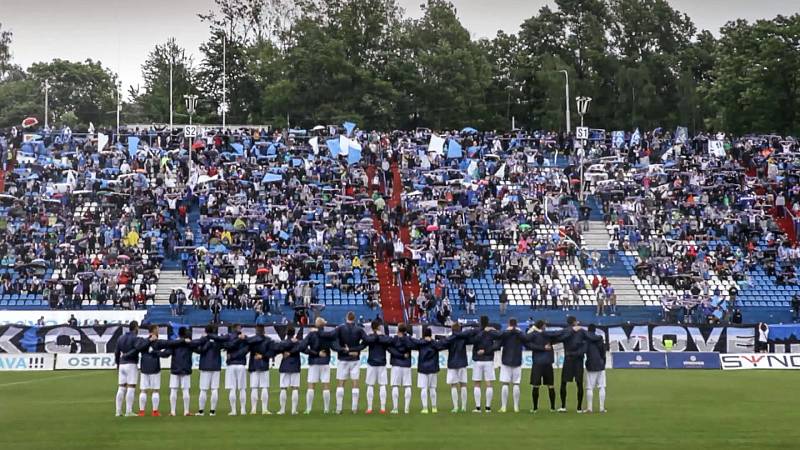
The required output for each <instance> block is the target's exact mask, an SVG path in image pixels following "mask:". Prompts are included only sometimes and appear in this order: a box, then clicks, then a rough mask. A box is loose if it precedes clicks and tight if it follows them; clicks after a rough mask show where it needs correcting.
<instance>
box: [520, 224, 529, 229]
mask: <svg viewBox="0 0 800 450" xmlns="http://www.w3.org/2000/svg"><path fill="white" fill-rule="evenodd" d="M519 229H520V230H530V229H531V226H530V224H527V223H521V224H519Z"/></svg>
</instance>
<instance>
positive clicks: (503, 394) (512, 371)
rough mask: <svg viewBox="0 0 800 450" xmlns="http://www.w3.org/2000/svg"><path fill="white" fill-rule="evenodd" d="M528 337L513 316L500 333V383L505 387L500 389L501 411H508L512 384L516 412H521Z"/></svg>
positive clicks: (498, 342)
mask: <svg viewBox="0 0 800 450" xmlns="http://www.w3.org/2000/svg"><path fill="white" fill-rule="evenodd" d="M527 341H528V338H527V336H526V335H525V333H523V332H522V331H521V330H520V329H519V328H517V319H514V318H511V319H509V321H508V328H506V330H505V331H503V333H502V334H501V335H500V339H499V340H498V341H497V344H496V348H495V349H499V348H500V347H502V349H503V350H502V353H501V355H500V356H501V363H500V383H502V384H503V387H502V389H501V391H500V412H501V413H504V412H506V406H507V405H508V387H509V384H510V385H511V386H512V398H513V401H514V412H515V413H517V412H519V395H520V393H519V383H520V380H521V378H522V351H523V346H524V345H525V344H526V343H527Z"/></svg>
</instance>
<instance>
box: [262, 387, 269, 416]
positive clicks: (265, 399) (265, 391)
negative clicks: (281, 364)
mask: <svg viewBox="0 0 800 450" xmlns="http://www.w3.org/2000/svg"><path fill="white" fill-rule="evenodd" d="M267 411H269V388H261V412H267Z"/></svg>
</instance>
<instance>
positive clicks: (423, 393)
mask: <svg viewBox="0 0 800 450" xmlns="http://www.w3.org/2000/svg"><path fill="white" fill-rule="evenodd" d="M427 391H428V389H427V388H422V389H420V390H419V398H420V399H421V400H422V409H423V410H425V409H428V392H427Z"/></svg>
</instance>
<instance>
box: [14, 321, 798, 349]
mask: <svg viewBox="0 0 800 450" xmlns="http://www.w3.org/2000/svg"><path fill="white" fill-rule="evenodd" d="M179 326H181V325H180V324H170V325H165V326H162V327H161V328H160V332H159V334H160V335H161V336H162V337H164V338H167V337H169V338H174V337H175V336H176V334H177V329H178V327H179ZM387 328H388V329H387V332H388V333H394V332H395V327H391V326H390V327H387ZM431 328H432V331H433V334H434V335H437V336H446V335H448V334H449V333H450V330H449V328H447V327H439V326H434V327H431ZM191 329H192V335H193V337H195V338H199V337H201V336H203V335H204V334H205V332H204V328H203V327H192V328H191ZM285 329H286V327H285V326H282V325H277V326H267V327H266V333H267V335H269V336H270V337H271V338H273V339H282V338H283V336H284V333H285ZM126 330H127V326H126V325H101V326H84V327H71V326H66V325H61V326H45V327H31V326H18V325H6V326H0V353H90V354H91V353H113V352H114V349H115V348H116V342H117V339H119V337H120V336H121V335H122V334H123V333H124V332H125V331H126ZM598 330H599V331H602V332H603V333H604V335H605V338H606V342H608V347H609V351H611V352H612V353H614V352H665V353H666V352H671V353H678V352H701V353H703V352H718V353H752V352H753V351H754V340H755V336H756V329H755V326H718V327H712V326H706V325H621V326H607V327H606V326H604V327H598ZM421 331H422V330H421V326H414V334H415V335H416V336H420V335H421ZM220 332H221V333H224V331H220ZM140 333H141V335H142V336H146V335H147V331H146V330H145V329H141V330H140ZM244 333H245V334H247V335H253V334H255V329H254V328H253V327H252V326H248V327H245V328H244ZM770 351H773V352H777V353H800V339H798V337H797V336H795V335H788V336H787V335H786V334H784V335H782V336H781V339H780V340H776V341H774V342H771V343H770Z"/></svg>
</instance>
